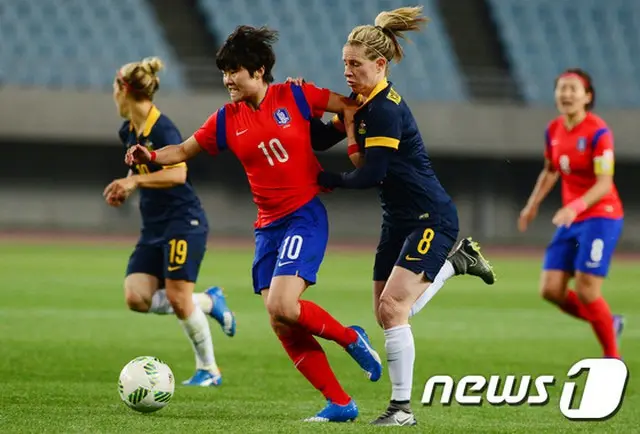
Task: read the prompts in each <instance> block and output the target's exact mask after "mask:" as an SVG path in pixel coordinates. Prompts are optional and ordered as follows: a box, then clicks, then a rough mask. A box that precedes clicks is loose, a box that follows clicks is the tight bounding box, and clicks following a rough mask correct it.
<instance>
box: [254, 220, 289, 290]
mask: <svg viewBox="0 0 640 434" xmlns="http://www.w3.org/2000/svg"><path fill="white" fill-rule="evenodd" d="M283 236H284V229H283V228H280V227H273V226H272V227H266V228H259V229H256V230H255V232H254V237H255V251H254V256H253V264H252V266H251V277H252V281H253V292H254V293H255V294H260V293H262V294H268V289H269V287H270V286H271V280H272V279H273V272H274V270H275V268H276V263H277V261H278V249H279V247H280V243H281V242H282V238H283Z"/></svg>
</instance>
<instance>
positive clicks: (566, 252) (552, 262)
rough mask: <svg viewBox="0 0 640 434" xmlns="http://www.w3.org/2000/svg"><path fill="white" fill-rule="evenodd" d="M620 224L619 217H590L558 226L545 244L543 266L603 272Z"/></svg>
mask: <svg viewBox="0 0 640 434" xmlns="http://www.w3.org/2000/svg"><path fill="white" fill-rule="evenodd" d="M622 225H623V219H615V220H614V219H608V218H592V219H588V220H583V221H581V222H578V223H574V224H572V225H571V226H569V227H568V228H565V227H562V228H558V230H556V233H555V235H554V236H553V239H552V240H551V242H550V243H549V246H547V251H546V253H545V257H544V266H543V268H544V269H545V270H561V271H566V272H569V273H572V274H573V273H574V272H575V271H580V272H582V273H587V274H593V275H596V276H601V277H604V276H606V275H607V273H608V272H609V266H610V265H611V258H612V256H613V251H614V250H615V248H616V244H617V243H618V239H619V238H620V234H621V233H622Z"/></svg>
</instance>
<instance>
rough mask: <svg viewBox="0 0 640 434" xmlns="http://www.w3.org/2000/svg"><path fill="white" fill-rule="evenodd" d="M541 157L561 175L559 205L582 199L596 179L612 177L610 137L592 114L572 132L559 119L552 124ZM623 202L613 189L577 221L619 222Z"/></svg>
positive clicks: (602, 124)
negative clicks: (603, 220)
mask: <svg viewBox="0 0 640 434" xmlns="http://www.w3.org/2000/svg"><path fill="white" fill-rule="evenodd" d="M545 139H546V140H545V141H546V147H545V153H544V156H545V158H546V159H547V160H549V162H550V163H551V167H552V168H553V169H554V170H558V171H560V176H561V180H562V181H561V182H562V203H563V205H567V204H569V203H570V202H572V201H573V200H575V199H578V198H579V197H581V196H583V195H584V194H585V193H586V192H587V190H589V189H590V188H591V187H593V185H594V184H595V183H596V179H597V176H598V175H613V171H614V152H613V134H612V133H611V131H610V130H609V127H608V126H607V124H606V123H605V122H604V121H603V120H602V119H601V118H600V117H598V116H596V115H595V114H593V113H587V116H586V117H585V119H584V120H583V121H582V122H580V123H579V124H578V125H576V126H575V127H573V128H572V129H571V130H567V127H566V126H565V124H564V119H563V118H562V116H560V117H558V118H556V119H554V120H552V121H551V122H550V123H549V126H548V127H547V131H546V134H545ZM623 215H624V213H623V210H622V202H621V201H620V196H619V195H618V190H617V189H616V187H615V185H614V186H612V187H611V191H609V193H607V194H606V195H604V196H603V197H602V198H601V199H600V200H599V201H598V202H597V203H595V204H594V205H593V206H591V207H590V208H588V209H586V210H585V211H584V212H583V213H581V214H580V215H579V216H578V217H577V218H576V221H581V220H586V219H588V218H593V217H606V218H612V219H617V218H622V217H623Z"/></svg>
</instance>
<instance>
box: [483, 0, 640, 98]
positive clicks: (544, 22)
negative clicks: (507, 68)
mask: <svg viewBox="0 0 640 434" xmlns="http://www.w3.org/2000/svg"><path fill="white" fill-rule="evenodd" d="M489 4H490V5H491V9H492V14H493V18H494V20H495V22H496V24H497V25H498V30H499V34H500V37H501V39H502V42H503V44H504V45H505V47H506V51H507V54H508V58H509V60H510V62H511V65H512V67H513V70H514V74H515V78H516V80H517V81H518V83H519V85H520V87H521V89H522V90H523V94H524V96H525V98H526V99H527V101H528V102H530V103H533V104H551V103H552V102H553V90H552V89H553V82H554V79H555V77H556V76H557V75H558V74H559V73H560V72H562V71H563V70H564V69H566V68H569V67H580V68H584V69H585V70H587V71H588V72H589V73H590V74H591V75H592V76H593V79H594V83H595V85H596V89H597V105H598V106H617V107H625V106H627V107H632V106H640V8H639V7H638V2H637V0H607V1H602V0H581V1H580V2H575V1H571V0H526V1H523V0H489Z"/></svg>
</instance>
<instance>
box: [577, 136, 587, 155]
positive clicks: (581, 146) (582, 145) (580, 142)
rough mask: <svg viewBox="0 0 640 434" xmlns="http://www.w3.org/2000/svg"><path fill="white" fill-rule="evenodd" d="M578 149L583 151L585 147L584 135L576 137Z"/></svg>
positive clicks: (585, 139)
mask: <svg viewBox="0 0 640 434" xmlns="http://www.w3.org/2000/svg"><path fill="white" fill-rule="evenodd" d="M576 147H577V148H578V151H580V152H584V150H585V149H587V138H586V137H578V146H576Z"/></svg>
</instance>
